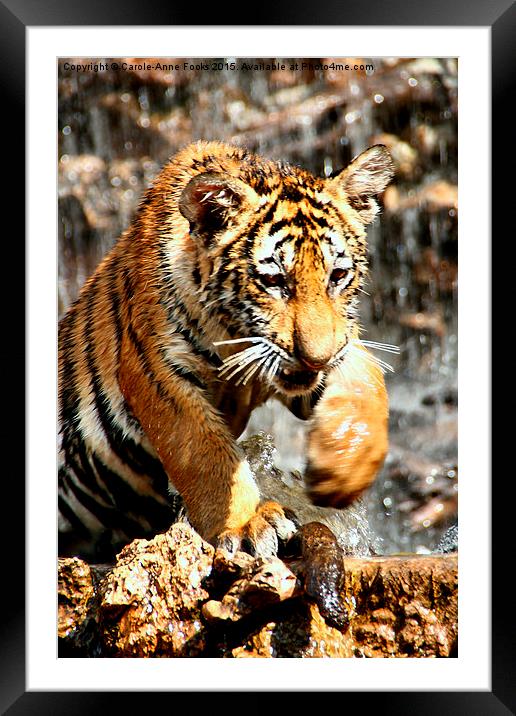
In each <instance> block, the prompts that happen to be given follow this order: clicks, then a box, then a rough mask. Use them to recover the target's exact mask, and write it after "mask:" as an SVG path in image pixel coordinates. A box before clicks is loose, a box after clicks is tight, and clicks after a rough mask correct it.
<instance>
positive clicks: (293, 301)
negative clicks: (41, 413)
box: [58, 141, 394, 556]
mask: <svg viewBox="0 0 516 716" xmlns="http://www.w3.org/2000/svg"><path fill="white" fill-rule="evenodd" d="M393 174H394V169H393V163H392V160H391V157H390V155H389V153H388V151H387V149H386V148H385V147H384V146H383V145H375V146H372V147H370V148H368V149H366V150H365V151H364V152H363V153H361V154H360V155H359V156H357V157H355V158H354V159H353V160H352V161H351V163H350V164H349V165H348V166H347V167H346V168H344V169H343V170H341V171H340V172H336V173H334V174H333V175H332V176H329V177H325V178H321V177H317V176H314V175H313V174H312V173H310V172H308V171H307V170H305V169H303V168H301V167H298V166H295V165H293V164H289V163H287V162H283V161H279V162H277V161H272V160H268V159H265V158H262V157H260V156H258V155H256V154H254V153H252V152H250V151H249V150H247V149H245V148H243V147H236V146H229V145H227V144H224V143H222V142H205V141H200V142H197V143H194V144H191V145H189V146H187V147H186V148H184V149H182V150H180V151H179V152H178V153H177V154H176V155H175V156H174V157H172V159H170V160H169V162H168V163H167V164H165V166H164V168H163V169H162V170H161V173H160V174H159V175H158V176H157V178H156V179H155V181H154V182H153V184H152V185H151V186H150V188H149V189H148V190H147V192H146V193H145V194H144V197H143V200H142V201H141V203H140V205H139V207H138V209H137V211H136V214H135V217H134V220H133V221H132V223H131V225H130V226H129V228H128V229H127V230H126V231H125V233H123V234H122V236H121V237H120V238H119V239H118V241H117V242H116V243H115V245H114V247H113V248H112V250H111V251H110V252H109V253H108V254H107V255H106V256H105V258H104V259H103V260H102V261H101V263H100V264H99V266H98V268H97V270H96V271H95V272H94V273H93V274H92V276H91V277H90V278H89V279H88V280H87V281H86V283H85V284H84V286H83V288H82V290H81V292H80V293H79V296H78V298H77V300H76V301H75V302H74V303H73V304H72V306H71V307H70V308H69V310H68V311H67V312H66V314H65V316H64V317H63V318H62V319H61V321H60V324H59V340H58V344H59V345H58V357H59V358H58V359H59V370H58V413H59V469H58V529H59V552H60V554H63V555H71V554H74V555H84V556H92V555H93V556H95V555H97V556H98V555H99V554H100V555H102V554H105V553H106V552H109V550H110V549H111V550H115V549H117V548H119V547H120V546H121V545H123V544H126V543H128V542H130V541H131V540H132V539H134V538H136V537H146V536H149V535H151V536H154V535H155V534H157V533H159V532H160V531H164V530H166V529H168V527H169V526H170V524H171V522H172V521H173V520H174V519H175V518H176V517H177V512H178V505H179V504H181V505H183V506H184V510H186V518H187V520H188V522H189V523H190V525H191V526H192V527H193V528H194V529H195V530H196V531H197V532H198V533H199V534H200V535H201V536H202V537H203V538H204V539H205V540H206V541H208V542H210V543H211V544H213V545H215V546H217V547H223V548H225V549H227V550H229V551H231V552H235V551H236V550H238V549H244V550H246V551H248V552H250V553H251V554H253V555H257V556H269V555H274V554H276V553H277V550H278V545H280V544H282V543H283V542H284V541H285V540H287V539H289V537H290V536H292V535H293V534H294V533H295V532H296V529H297V527H298V525H297V522H296V516H295V514H293V513H292V512H291V511H290V510H288V509H287V508H284V507H283V506H282V505H281V504H279V503H278V502H276V501H275V500H273V499H269V498H268V497H267V496H266V495H262V494H260V490H259V488H258V485H257V483H256V480H255V478H254V477H253V474H252V471H251V469H250V466H249V464H248V462H247V460H246V459H245V457H244V455H243V453H242V452H241V449H240V447H239V444H238V438H239V436H240V435H241V434H242V432H243V431H244V429H245V427H246V425H247V422H248V420H249V416H250V414H251V412H252V411H253V409H254V408H256V407H258V406H260V405H262V404H263V403H265V402H266V401H267V400H269V398H276V399H277V400H279V401H280V402H281V403H283V404H284V405H285V406H286V407H287V408H288V409H289V410H290V411H291V412H292V413H293V414H294V415H295V416H296V417H298V418H301V419H302V420H308V421H309V430H308V440H307V448H306V471H305V483H306V492H307V494H308V496H309V498H310V500H311V501H312V502H313V503H314V504H316V505H320V506H323V507H328V506H331V507H337V508H343V507H345V506H347V505H349V504H350V503H351V502H352V501H354V500H355V499H356V498H357V497H358V496H359V495H360V494H361V493H362V492H363V491H364V490H366V488H368V487H369V486H370V485H371V483H372V482H373V480H374V478H375V476H376V474H377V472H378V470H379V468H380V466H381V464H382V462H383V460H384V458H385V454H386V451H387V444H388V440H387V424H388V398H387V391H386V386H385V381H384V373H383V370H382V365H381V363H382V362H381V361H378V360H377V359H375V358H374V357H373V355H372V353H371V352H370V351H369V349H368V345H367V342H365V341H362V340H361V339H360V337H359V336H360V325H359V319H358V313H357V311H358V293H359V292H360V291H361V290H363V289H362V286H363V283H364V280H365V278H366V276H367V271H368V258H367V243H366V227H367V225H368V224H370V223H371V222H372V220H373V219H374V217H375V216H376V214H377V212H378V211H379V205H378V201H377V195H378V194H380V193H382V192H383V190H384V189H385V187H386V186H387V184H388V183H389V182H390V180H391V178H392V176H393ZM377 345H379V344H377ZM371 346H373V347H374V344H373V343H371Z"/></svg>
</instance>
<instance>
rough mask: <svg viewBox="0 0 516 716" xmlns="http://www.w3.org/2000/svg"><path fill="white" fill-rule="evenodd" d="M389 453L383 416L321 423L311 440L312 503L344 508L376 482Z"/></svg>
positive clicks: (307, 475)
mask: <svg viewBox="0 0 516 716" xmlns="http://www.w3.org/2000/svg"><path fill="white" fill-rule="evenodd" d="M386 452H387V422H386V418H385V417H384V416H382V415H381V414H374V415H369V416H367V419H366V416H365V415H364V414H359V415H354V416H353V417H351V418H349V417H345V418H341V419H339V420H329V421H321V423H320V424H318V425H316V426H315V427H314V429H313V430H312V432H311V434H310V436H309V440H308V463H307V467H306V471H305V485H306V490H307V493H308V495H309V497H310V499H311V501H312V502H313V503H314V504H315V505H319V506H321V507H336V508H343V507H347V506H348V505H349V504H351V503H352V502H353V501H354V500H356V498H357V497H359V496H360V495H361V494H362V492H364V490H366V489H367V488H368V487H369V486H370V485H371V484H372V482H373V481H374V479H375V477H376V475H377V473H378V471H379V469H380V467H381V465H382V463H383V460H384V458H385V455H386Z"/></svg>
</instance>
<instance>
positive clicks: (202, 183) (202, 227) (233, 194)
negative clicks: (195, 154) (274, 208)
mask: <svg viewBox="0 0 516 716" xmlns="http://www.w3.org/2000/svg"><path fill="white" fill-rule="evenodd" d="M250 193H253V194H254V192H253V190H252V189H251V188H250V187H248V186H246V184H244V183H243V182H241V181H240V180H239V179H235V178H234V177H229V176H226V175H225V174H219V173H217V172H205V173H204V174H198V175H197V176H195V177H194V178H193V179H190V181H189V182H188V184H187V185H186V187H185V188H184V189H183V192H182V194H181V196H180V197H179V203H178V206H179V211H180V212H181V214H182V215H183V216H184V217H185V219H188V221H189V222H190V230H191V231H192V233H195V234H196V235H198V236H201V237H202V238H204V240H205V241H206V242H208V241H209V240H210V239H211V237H212V236H213V235H214V234H216V233H217V232H219V231H221V230H222V229H224V228H226V227H227V226H229V225H230V223H231V221H232V219H234V217H235V216H236V215H237V214H238V213H239V212H241V211H242V208H243V205H244V204H247V202H248V201H249V199H250V198H251V197H250Z"/></svg>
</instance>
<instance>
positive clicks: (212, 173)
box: [177, 145, 393, 396]
mask: <svg viewBox="0 0 516 716" xmlns="http://www.w3.org/2000/svg"><path fill="white" fill-rule="evenodd" d="M220 147H224V152H221V150H220ZM198 152H199V153H200V156H198V157H197V160H196V162H197V163H196V165H195V167H196V172H197V173H196V174H195V175H194V176H193V177H192V178H190V179H189V181H188V183H186V185H185V186H184V187H183V188H182V190H181V193H180V195H179V196H178V197H177V206H178V209H179V212H180V214H181V215H182V217H184V219H187V220H188V224H189V238H190V239H191V240H192V247H193V249H192V250H193V252H194V254H195V257H194V261H193V269H192V275H193V276H194V279H195V282H196V284H197V287H198V293H197V295H198V296H199V301H200V303H201V304H202V305H203V307H204V309H205V311H207V312H208V313H209V316H210V319H213V318H214V319H215V320H216V321H218V323H219V325H220V327H221V331H220V335H221V338H220V340H219V341H215V342H214V343H215V344H216V346H217V347H218V349H219V350H221V349H222V348H223V349H224V350H222V351H221V352H222V354H223V357H224V358H225V360H224V364H223V367H222V370H221V373H222V374H223V375H224V376H225V377H226V378H227V379H230V380H234V381H235V382H237V383H247V382H248V381H250V380H254V379H256V378H259V379H263V380H265V381H267V382H269V383H271V384H273V386H274V388H275V389H276V390H277V391H279V392H281V393H284V394H286V395H289V396H296V395H302V394H305V393H309V392H311V391H313V390H314V389H315V388H316V387H317V386H318V384H319V383H320V382H321V381H322V379H323V376H324V375H325V373H327V372H328V371H329V370H330V369H332V368H333V367H334V366H335V365H337V364H338V363H339V361H341V360H342V359H343V357H344V355H345V353H346V350H347V348H348V346H349V345H350V342H351V341H353V340H354V339H356V338H357V337H358V323H357V316H356V311H357V294H358V292H359V290H360V288H361V286H362V284H363V281H364V277H365V275H366V272H367V251H366V233H365V230H366V226H367V225H368V224H369V223H370V222H371V221H372V220H373V218H374V217H375V215H376V213H377V211H378V204H377V203H376V201H375V198H374V197H375V195H376V194H378V193H380V192H382V191H383V190H384V189H385V187H386V186H387V184H388V182H389V181H390V179H391V177H392V176H393V165H392V160H391V158H390V155H389V153H388V152H387V149H386V148H385V147H384V146H382V145H375V146H373V147H371V148H369V149H367V150H366V151H365V152H363V153H362V154H360V155H359V156H358V157H357V158H355V159H354V160H353V161H352V162H351V163H350V164H349V166H348V167H347V168H345V169H344V170H343V171H341V172H340V173H339V174H337V175H336V176H333V177H330V178H327V179H322V178H317V177H314V176H313V175H311V174H310V173H308V172H306V171H304V170H302V169H300V168H297V167H293V166H289V165H286V164H283V163H273V162H269V161H267V160H264V159H261V158H259V157H257V156H254V155H251V154H249V153H247V152H246V151H245V150H243V149H237V148H233V147H225V146H224V145H216V146H215V150H214V148H213V145H205V146H204V148H203V149H202V150H201V149H199V150H198ZM199 169H200V171H199ZM184 219H183V220H184ZM230 349H231V350H230ZM228 354H229V355H228Z"/></svg>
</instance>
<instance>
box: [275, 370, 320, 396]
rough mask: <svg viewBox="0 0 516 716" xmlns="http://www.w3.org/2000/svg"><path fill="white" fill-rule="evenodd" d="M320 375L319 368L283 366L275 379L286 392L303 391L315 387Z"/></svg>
mask: <svg viewBox="0 0 516 716" xmlns="http://www.w3.org/2000/svg"><path fill="white" fill-rule="evenodd" d="M320 375H321V371H319V370H302V369H301V370H295V369H292V368H283V370H281V371H280V372H279V373H278V374H277V375H276V380H277V381H278V383H279V384H280V387H281V388H282V390H283V391H284V392H286V393H305V392H308V391H311V390H313V389H314V388H315V386H316V385H317V383H318V382H319V379H320Z"/></svg>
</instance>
